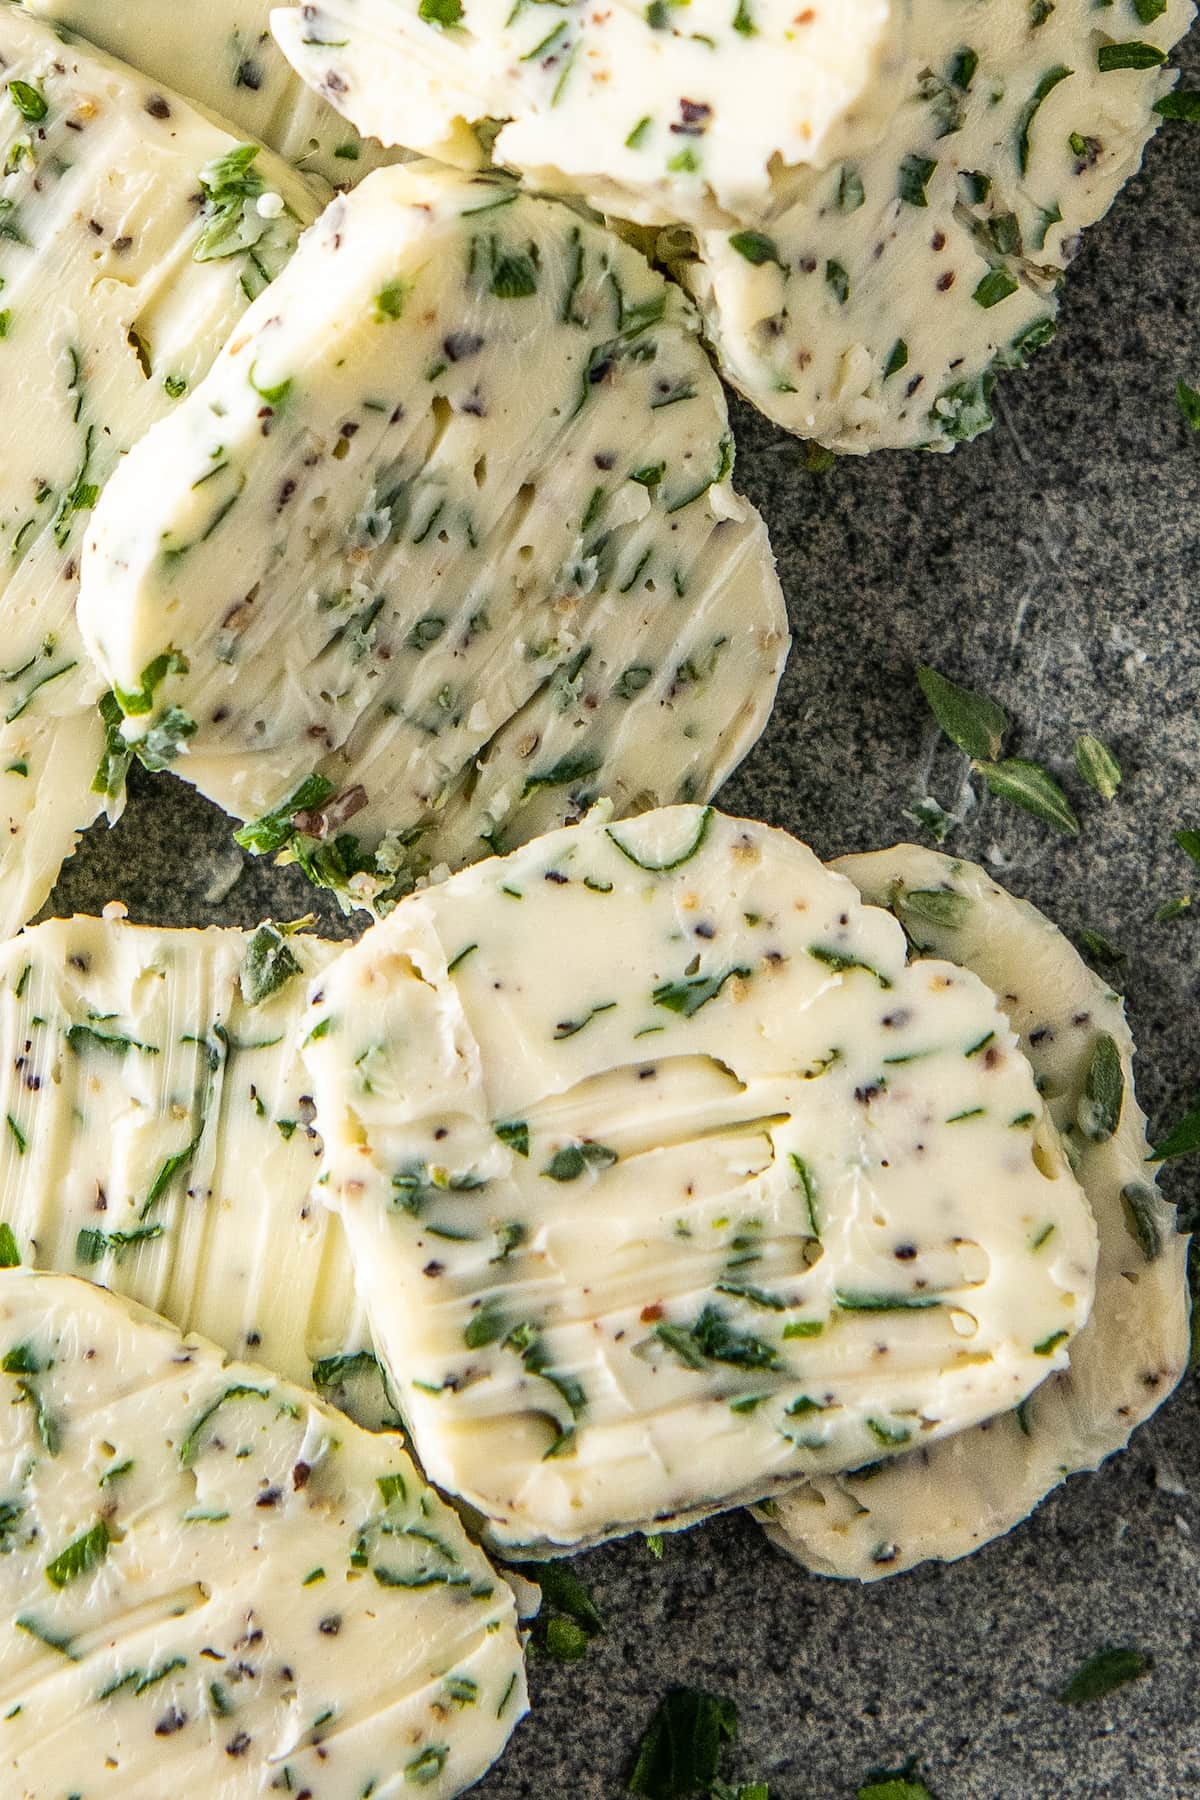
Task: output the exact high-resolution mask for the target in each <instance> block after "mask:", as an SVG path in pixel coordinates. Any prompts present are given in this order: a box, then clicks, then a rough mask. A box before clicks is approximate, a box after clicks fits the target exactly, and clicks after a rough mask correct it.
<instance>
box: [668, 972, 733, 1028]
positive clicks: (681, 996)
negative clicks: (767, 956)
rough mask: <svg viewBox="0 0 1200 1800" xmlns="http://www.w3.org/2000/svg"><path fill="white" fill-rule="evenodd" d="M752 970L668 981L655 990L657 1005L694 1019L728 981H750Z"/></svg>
mask: <svg viewBox="0 0 1200 1800" xmlns="http://www.w3.org/2000/svg"><path fill="white" fill-rule="evenodd" d="M751 974H752V971H751V970H750V969H746V968H739V969H726V971H725V973H724V974H723V975H697V976H695V977H693V978H692V979H690V980H684V981H668V982H665V983H664V984H663V986H662V987H659V988H655V990H654V1004H655V1006H662V1007H665V1008H666V1010H667V1011H668V1012H673V1013H679V1014H680V1015H681V1017H683V1018H685V1019H694V1018H695V1016H696V1014H697V1013H698V1012H699V1011H700V1009H701V1008H702V1007H705V1006H707V1005H708V1004H709V1002H710V1001H711V1000H715V999H716V998H717V996H718V995H719V994H720V993H721V991H722V989H723V988H724V986H725V984H726V982H728V981H734V980H737V981H748V980H749V979H750V976H751Z"/></svg>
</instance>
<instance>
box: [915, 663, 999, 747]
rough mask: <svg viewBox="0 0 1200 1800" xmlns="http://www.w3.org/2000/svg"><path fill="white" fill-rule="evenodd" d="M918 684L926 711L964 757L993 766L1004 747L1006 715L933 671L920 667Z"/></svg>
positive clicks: (985, 698)
mask: <svg viewBox="0 0 1200 1800" xmlns="http://www.w3.org/2000/svg"><path fill="white" fill-rule="evenodd" d="M917 682H918V684H919V686H920V689H921V692H922V693H923V694H924V696H925V699H926V700H927V702H928V704H929V710H930V712H931V713H932V714H933V716H934V718H935V719H936V720H937V722H938V724H939V725H940V726H941V728H942V730H943V731H944V732H945V734H946V736H947V737H948V738H949V739H950V742H951V743H952V744H957V745H958V748H959V749H960V750H961V751H962V752H963V754H964V756H971V757H975V758H978V759H979V760H980V761H984V762H994V761H995V759H996V758H997V757H998V756H999V755H1000V752H1001V750H1002V749H1003V747H1004V738H1005V734H1006V733H1007V731H1008V714H1007V713H1006V712H1005V711H1004V709H1003V707H1001V706H997V704H996V702H995V701H994V700H989V699H988V698H987V697H986V696H985V695H983V694H975V693H972V692H971V690H970V688H965V687H959V685H958V683H957V682H956V681H951V680H949V678H948V677H947V676H945V675H939V674H938V672H937V670H936V669H931V668H928V667H927V666H926V665H925V664H921V665H919V666H918V668H917Z"/></svg>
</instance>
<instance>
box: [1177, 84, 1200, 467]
mask: <svg viewBox="0 0 1200 1800" xmlns="http://www.w3.org/2000/svg"><path fill="white" fill-rule="evenodd" d="M1196 98H1197V99H1200V95H1197V96H1196ZM1198 116H1200V115H1198ZM1175 404H1176V406H1177V407H1178V408H1179V411H1180V414H1181V416H1182V417H1183V419H1184V421H1185V422H1186V423H1187V424H1188V425H1190V426H1191V428H1192V430H1193V431H1200V389H1197V388H1194V387H1189V386H1188V384H1187V382H1186V381H1177V382H1176V383H1175Z"/></svg>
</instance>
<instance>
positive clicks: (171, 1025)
mask: <svg viewBox="0 0 1200 1800" xmlns="http://www.w3.org/2000/svg"><path fill="white" fill-rule="evenodd" d="M337 950H338V946H337V945H336V944H330V943H324V942H322V941H321V940H320V939H317V938H313V937H310V936H308V935H307V934H305V933H302V932H287V931H281V930H279V929H278V928H277V927H275V926H272V925H264V926H261V927H260V928H259V930H258V931H256V932H253V933H251V932H244V931H217V930H210V931H165V930H158V929H153V928H151V927H147V926H141V925H130V924H128V923H126V922H125V921H124V920H121V919H113V918H106V919H90V918H75V919H51V920H47V921H46V922H45V923H44V924H42V925H38V926H35V927H34V928H33V929H32V930H30V931H26V932H23V933H22V934H21V935H20V936H19V937H18V938H15V939H14V940H13V941H12V942H11V943H9V944H6V945H5V946H4V947H3V949H2V950H0V1070H2V1071H3V1075H2V1078H0V1115H2V1119H0V1219H2V1220H3V1221H4V1222H5V1223H6V1224H7V1225H8V1227H9V1229H10V1230H11V1231H12V1233H13V1235H14V1237H15V1239H16V1243H17V1247H18V1249H19V1252H20V1254H21V1256H22V1259H23V1260H24V1261H25V1262H27V1263H32V1264H34V1265H35V1266H37V1267H38V1268H42V1269H51V1270H57V1271H59V1272H60V1273H64V1274H70V1275H79V1276H84V1277H86V1278H87V1279H88V1280H91V1281H97V1282H102V1283H103V1284H104V1286H106V1287H109V1288H112V1289H113V1290H114V1291H115V1292H117V1293H121V1294H125V1295H127V1296H128V1297H129V1298H130V1299H132V1300H137V1301H140V1302H141V1304H142V1305H144V1306H147V1307H150V1308H152V1309H153V1310H154V1311H155V1312H158V1313H161V1314H162V1315H163V1316H164V1317H165V1318H167V1319H169V1320H170V1321H171V1322H172V1323H173V1324H174V1325H176V1326H177V1327H178V1328H179V1329H180V1330H182V1331H198V1332H200V1333H201V1334H202V1335H203V1336H205V1337H207V1338H211V1339H213V1340H214V1341H215V1342H217V1343H219V1344H220V1345H221V1347H222V1348H223V1349H224V1351H225V1352H226V1354H227V1355H230V1356H244V1357H249V1358H251V1359H252V1360H253V1361H255V1362H258V1363H262V1364H264V1365H265V1366H266V1367H268V1368H270V1369H272V1370H274V1372H275V1373H276V1374H277V1375H279V1376H282V1377H283V1378H284V1379H285V1380H289V1381H300V1382H306V1383H307V1382H310V1381H313V1380H315V1382H316V1384H317V1386H318V1387H320V1389H321V1390H322V1392H323V1393H324V1394H325V1395H326V1397H327V1398H336V1399H337V1400H338V1401H339V1403H340V1404H342V1405H344V1406H347V1407H348V1408H349V1409H350V1410H351V1411H352V1412H353V1413H354V1416H355V1417H356V1418H359V1419H360V1421H361V1422H362V1423H364V1424H375V1423H377V1422H378V1421H379V1420H380V1419H382V1418H386V1417H389V1416H390V1415H391V1408H390V1406H389V1405H388V1404H387V1401H386V1397H385V1396H384V1394H383V1392H382V1389H381V1387H380V1384H379V1380H378V1372H377V1369H376V1365H375V1360H374V1357H373V1356H372V1355H371V1349H370V1334H369V1332H368V1330H367V1326H366V1321H365V1319H364V1317H363V1313H362V1308H361V1306H360V1304H359V1303H358V1302H357V1300H356V1298H355V1293H354V1272H353V1268H352V1266H351V1263H350V1257H349V1252H348V1250H347V1247H346V1244H345V1240H344V1236H343V1233H342V1230H341V1227H340V1225H339V1224H338V1221H337V1220H336V1219H334V1218H332V1217H331V1216H330V1215H329V1214H328V1213H327V1211H326V1210H325V1208H323V1207H322V1206H321V1205H320V1204H319V1203H318V1202H317V1201H316V1200H315V1199H314V1198H313V1195H312V1184H313V1182H314V1180H315V1178H316V1175H317V1172H318V1168H319V1157H320V1140H319V1138H318V1136H317V1132H316V1127H315V1124H314V1117H315V1108H314V1106H313V1102H312V1099H311V1096H310V1093H309V1086H308V1082H307V1079H306V1074H305V1069H304V1064H303V1061H302V1059H301V1056H300V1037H301V1035H302V1030H303V1027H304V1015H305V993H306V988H307V985H308V982H309V981H311V980H312V979H313V978H314V977H316V976H317V975H319V974H320V973H321V971H322V970H324V969H325V968H326V967H327V966H328V964H329V962H330V960H331V958H332V957H333V956H335V955H336V954H337Z"/></svg>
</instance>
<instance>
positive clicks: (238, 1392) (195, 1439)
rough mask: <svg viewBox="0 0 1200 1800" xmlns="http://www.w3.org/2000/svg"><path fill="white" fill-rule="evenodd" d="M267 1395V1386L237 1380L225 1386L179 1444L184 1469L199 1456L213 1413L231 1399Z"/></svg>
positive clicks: (259, 1397) (263, 1397) (180, 1459)
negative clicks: (235, 1382)
mask: <svg viewBox="0 0 1200 1800" xmlns="http://www.w3.org/2000/svg"><path fill="white" fill-rule="evenodd" d="M269 1397H270V1390H269V1389H268V1388H258V1387H250V1386H248V1385H247V1384H246V1383H244V1382H239V1383H237V1384H235V1385H234V1386H233V1387H227V1388H226V1389H225V1392H224V1393H223V1394H219V1395H218V1396H217V1398H216V1399H215V1400H214V1401H213V1402H212V1403H211V1405H209V1406H206V1407H205V1409H204V1411H203V1412H202V1413H201V1414H200V1416H199V1418H198V1419H197V1420H196V1422H195V1423H194V1425H193V1426H192V1428H191V1430H190V1431H189V1432H188V1434H187V1436H186V1437H185V1438H184V1440H183V1442H182V1444H180V1446H179V1461H180V1463H181V1464H182V1465H183V1467H184V1468H185V1469H190V1468H191V1466H192V1464H193V1463H194V1462H195V1460H196V1458H197V1456H199V1454H200V1443H201V1439H202V1438H203V1435H204V1432H205V1429H206V1427H207V1426H208V1425H209V1424H210V1423H211V1421H212V1419H213V1417H214V1416H215V1414H216V1413H218V1412H219V1411H220V1410H221V1408H222V1407H223V1406H225V1405H227V1404H228V1403H229V1402H230V1401H231V1400H251V1399H253V1400H266V1399H268V1398H269Z"/></svg>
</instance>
